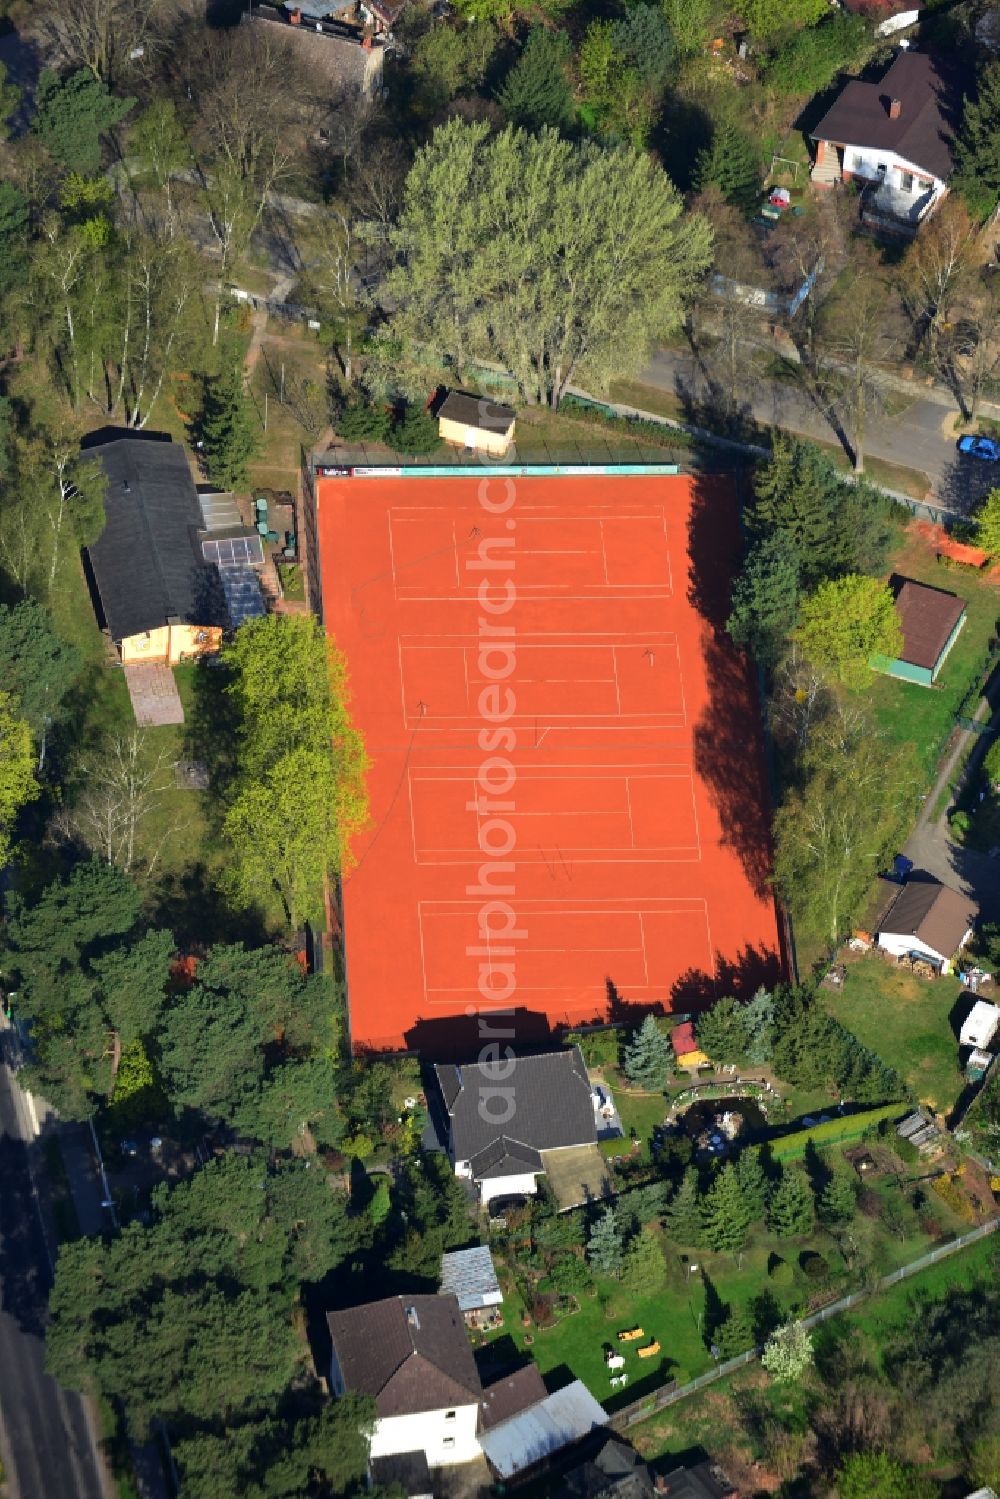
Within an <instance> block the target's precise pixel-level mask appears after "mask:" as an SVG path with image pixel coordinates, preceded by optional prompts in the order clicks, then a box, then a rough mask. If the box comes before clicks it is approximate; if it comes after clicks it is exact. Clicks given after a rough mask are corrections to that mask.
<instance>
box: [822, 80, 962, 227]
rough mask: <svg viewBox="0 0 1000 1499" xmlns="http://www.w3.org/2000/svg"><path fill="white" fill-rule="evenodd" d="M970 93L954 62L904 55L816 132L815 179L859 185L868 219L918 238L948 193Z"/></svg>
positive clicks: (853, 89) (842, 98)
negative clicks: (920, 227)
mask: <svg viewBox="0 0 1000 1499" xmlns="http://www.w3.org/2000/svg"><path fill="white" fill-rule="evenodd" d="M962 96H963V84H962V79H961V77H960V76H959V75H958V73H957V72H956V70H955V67H954V64H953V62H952V61H951V60H950V59H948V60H946V59H944V58H941V57H931V56H930V55H928V54H927V53H924V52H914V51H912V50H906V51H901V52H900V53H899V54H898V55H897V57H896V59H895V61H894V62H893V64H892V66H891V67H890V68H889V71H888V72H887V73H886V74H885V76H884V77H883V78H882V80H881V81H880V82H879V83H865V82H863V81H862V80H861V79H860V78H854V79H852V80H851V81H850V82H849V83H847V84H845V86H844V87H843V89H841V91H840V94H839V95H838V96H837V98H836V99H835V100H834V102H833V104H832V105H831V107H830V108H829V109H828V110H827V112H826V114H825V115H824V116H823V118H822V119H821V120H820V122H819V124H818V125H817V126H816V128H815V130H813V132H812V138H813V140H814V141H815V142H816V162H815V165H814V167H813V170H812V181H813V182H814V183H816V184H817V185H818V186H819V187H830V186H832V185H833V184H834V183H836V182H856V183H857V184H858V185H859V186H860V187H861V189H862V202H861V216H862V218H863V219H864V220H865V221H866V222H868V223H870V224H872V225H873V226H875V227H883V228H885V229H889V230H895V231H896V232H900V233H904V234H906V233H914V232H915V231H916V228H917V226H918V224H919V223H920V221H921V220H922V219H923V218H925V217H926V216H927V214H928V213H930V212H932V211H933V209H934V208H935V207H936V205H937V204H938V203H939V202H940V201H941V199H942V198H943V197H944V196H945V194H946V193H947V191H948V183H949V181H950V180H951V176H952V173H953V171H954V165H955V163H954V154H953V153H954V143H955V131H956V127H957V123H958V119H959V116H960V113H961V107H962Z"/></svg>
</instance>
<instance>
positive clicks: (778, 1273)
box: [767, 1260, 795, 1286]
mask: <svg viewBox="0 0 1000 1499" xmlns="http://www.w3.org/2000/svg"><path fill="white" fill-rule="evenodd" d="M767 1273H768V1275H769V1276H770V1277H771V1279H772V1280H773V1281H774V1284H775V1285H776V1286H790V1285H791V1284H792V1281H793V1280H794V1278H795V1271H794V1270H793V1269H792V1267H791V1265H790V1264H789V1263H788V1261H787V1260H775V1262H774V1264H773V1265H770V1266H769V1267H768V1271H767Z"/></svg>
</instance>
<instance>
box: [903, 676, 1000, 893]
mask: <svg viewBox="0 0 1000 1499" xmlns="http://www.w3.org/2000/svg"><path fill="white" fill-rule="evenodd" d="M988 692H989V696H988V698H987V701H988V703H989V705H990V707H991V708H992V709H993V712H992V716H991V717H990V724H991V726H992V727H993V728H994V729H996V728H1000V706H996V704H997V703H998V701H1000V680H997V678H994V680H993V681H992V682H991V683H990V685H989V689H988ZM976 716H977V717H978V718H985V717H986V709H984V707H983V706H982V705H980V708H979V709H978V710H977V715H976ZM973 737H974V738H975V742H974V743H973V745H972V753H971V754H970V756H969V759H968V762H967V764H966V767H965V771H964V773H963V777H962V781H963V783H964V782H965V781H967V780H968V779H969V777H970V776H975V775H976V774H977V773H978V770H979V766H980V764H981V762H982V759H983V756H984V755H985V753H986V751H987V749H988V747H989V746H990V744H992V742H993V741H992V739H989V738H987V737H985V736H984V735H975V736H974V732H973V731H972V730H970V729H964V730H963V731H962V732H961V734H959V735H958V736H957V738H956V740H955V742H954V744H953V745H952V747H951V749H950V750H949V752H948V754H947V755H946V757H945V759H944V761H943V762H942V765H941V769H940V770H939V771H938V776H937V780H936V781H935V783H934V786H933V788H932V789H931V791H930V792H929V793H928V795H927V800H926V802H925V803H924V814H923V816H922V817H921V819H920V821H919V822H918V823H917V826H916V827H915V828H914V830H913V833H912V834H911V836H910V838H909V841H908V842H907V844H906V847H905V848H904V849H903V853H904V854H905V855H906V857H907V858H908V859H912V860H913V864H914V866H915V868H917V869H925V870H926V871H927V873H928V874H932V875H933V876H934V878H935V879H938V880H940V881H941V882H942V884H945V885H950V886H951V887H952V888H953V889H955V890H961V891H962V893H963V894H965V895H970V896H972V898H973V900H975V902H976V904H977V905H978V907H979V915H980V920H981V921H996V922H1000V859H992V858H990V856H989V854H986V853H980V851H979V850H978V849H974V848H963V847H962V845H961V844H958V843H955V842H954V841H953V840H952V837H951V829H950V828H949V826H948V807H945V810H944V812H943V813H942V814H941V815H940V816H939V817H936V816H935V815H934V809H935V807H936V806H937V803H938V801H939V800H940V797H941V793H942V791H944V789H945V787H946V786H947V785H948V784H949V782H950V779H951V776H952V775H953V773H954V769H955V766H956V765H957V764H958V762H959V760H960V759H961V757H962V755H963V753H964V752H965V750H966V748H967V747H968V744H969V742H970V740H972V739H973ZM956 795H957V791H956Z"/></svg>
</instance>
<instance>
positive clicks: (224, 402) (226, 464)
mask: <svg viewBox="0 0 1000 1499" xmlns="http://www.w3.org/2000/svg"><path fill="white" fill-rule="evenodd" d="M201 440H202V442H203V444H204V451H205V461H206V464H207V466H208V477H209V478H210V479H211V481H212V483H213V484H219V485H221V486H222V488H223V489H242V488H243V487H244V486H245V484H246V483H247V479H248V472H249V466H250V460H251V459H252V458H253V457H254V455H255V454H256V452H257V448H258V441H257V425H256V418H255V416H254V414H253V412H252V410H251V408H250V402H249V401H248V400H247V396H246V392H245V391H244V389H243V369H242V366H241V364H240V363H239V361H238V360H231V361H230V362H229V363H228V364H227V366H226V368H225V369H224V370H223V371H222V374H221V375H219V376H218V377H217V378H216V379H214V380H210V381H208V382H207V384H206V387H205V403H204V407H203V409H202V415H201Z"/></svg>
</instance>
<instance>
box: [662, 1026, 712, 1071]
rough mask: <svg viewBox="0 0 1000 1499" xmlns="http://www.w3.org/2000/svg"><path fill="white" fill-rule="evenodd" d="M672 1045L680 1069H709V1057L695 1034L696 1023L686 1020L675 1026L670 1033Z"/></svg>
mask: <svg viewBox="0 0 1000 1499" xmlns="http://www.w3.org/2000/svg"><path fill="white" fill-rule="evenodd" d="M670 1044H671V1046H672V1047H673V1049H674V1056H675V1057H676V1059H677V1065H678V1067H707V1066H708V1057H707V1056H706V1055H705V1053H704V1052H703V1051H702V1049H701V1047H700V1046H699V1045H698V1041H697V1038H696V1036H695V1033H694V1021H693V1020H685V1021H682V1023H681V1024H680V1025H675V1026H674V1028H673V1030H672V1031H671V1032H670Z"/></svg>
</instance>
